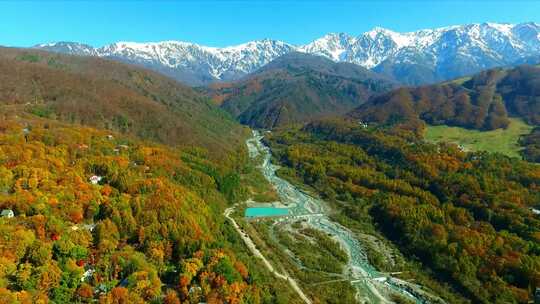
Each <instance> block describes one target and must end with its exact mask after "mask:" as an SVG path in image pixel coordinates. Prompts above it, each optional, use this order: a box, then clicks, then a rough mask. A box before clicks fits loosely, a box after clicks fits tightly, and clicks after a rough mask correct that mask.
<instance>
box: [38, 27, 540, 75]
mask: <svg viewBox="0 0 540 304" xmlns="http://www.w3.org/2000/svg"><path fill="white" fill-rule="evenodd" d="M36 48H41V49H45V50H49V51H55V52H62V53H69V54H76V55H90V56H100V57H107V58H113V59H117V60H121V61H125V62H129V63H135V64H140V65H143V66H146V67H149V68H151V69H154V70H157V71H160V72H163V73H165V74H168V75H170V76H173V77H175V78H177V79H179V80H180V81H184V82H187V83H189V84H192V85H200V84H205V83H209V82H213V81H228V80H235V79H238V78H240V77H242V76H244V75H246V74H248V73H251V72H253V71H255V70H257V69H258V68H260V67H262V66H263V65H265V64H267V63H269V62H270V61H272V60H273V59H275V58H277V57H279V56H281V55H284V54H287V53H290V52H294V51H296V52H304V53H309V54H316V55H322V56H325V57H328V58H330V59H331V60H333V61H336V62H351V63H355V64H358V65H360V66H363V67H366V68H369V69H372V70H374V71H376V72H379V73H383V74H387V75H390V76H393V77H394V78H396V79H397V80H400V81H402V82H404V83H409V84H419V83H427V82H434V81H439V80H446V79H451V78H455V77H460V76H463V75H466V74H471V73H475V72H477V71H479V70H482V69H486V68H491V67H495V66H504V65H510V64H514V63H516V62H528V61H527V60H528V58H537V57H538V56H539V55H540V25H539V24H537V23H532V22H530V23H521V24H515V25H514V24H502V23H482V24H468V25H461V26H451V27H444V28H438V29H426V30H419V31H416V32H409V33H398V32H394V31H391V30H388V29H384V28H374V29H373V30H371V31H369V32H366V33H363V34H361V35H359V36H356V37H354V36H351V35H348V34H344V33H339V34H328V35H325V36H324V37H321V38H319V39H317V40H315V41H313V42H311V43H309V44H306V45H302V46H294V45H291V44H287V43H285V42H281V41H276V40H269V39H265V40H258V41H251V42H248V43H245V44H241V45H237V46H232V47H225V48H214V47H206V46H201V45H197V44H194V43H188V42H179V41H164V42H155V43H134V42H118V43H113V44H111V45H107V46H104V47H101V48H92V47H91V46H88V45H85V44H80V43H71V42H59V43H49V44H42V45H37V46H36Z"/></svg>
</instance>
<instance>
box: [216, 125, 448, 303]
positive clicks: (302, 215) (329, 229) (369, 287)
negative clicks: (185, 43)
mask: <svg viewBox="0 0 540 304" xmlns="http://www.w3.org/2000/svg"><path fill="white" fill-rule="evenodd" d="M262 139H263V136H262V135H260V133H259V132H257V131H253V137H252V138H250V139H248V140H247V142H246V143H247V146H248V150H249V153H250V157H252V158H257V157H259V156H260V157H261V159H262V163H261V164H260V170H261V171H262V173H263V175H264V176H265V178H266V179H267V180H268V181H269V182H270V183H271V184H272V185H273V187H274V188H275V189H276V191H277V193H278V196H279V198H280V202H281V204H282V205H284V206H285V207H286V208H287V209H288V210H289V214H288V215H285V216H278V217H276V219H274V220H271V219H268V220H266V219H265V217H264V216H263V217H262V218H261V220H262V221H264V224H263V225H265V227H266V229H268V232H269V235H268V236H269V237H271V238H272V239H273V241H275V242H277V243H278V248H277V249H278V250H284V251H285V252H290V250H291V249H292V248H288V247H287V245H286V244H287V243H285V245H284V244H283V243H281V242H280V241H279V240H278V238H276V234H279V231H282V230H285V231H290V230H291V229H292V230H293V231H294V230H295V229H293V227H298V226H301V227H310V229H315V231H321V232H322V233H323V234H326V235H327V236H328V237H329V239H328V240H329V241H330V242H332V241H334V242H336V244H334V245H332V246H336V245H337V246H339V247H341V248H342V250H343V253H344V254H346V258H345V259H344V261H346V263H345V264H344V265H343V266H344V267H343V270H342V272H340V273H334V274H331V273H329V275H331V276H332V277H333V278H330V279H326V281H322V282H311V283H310V284H311V285H320V284H330V285H331V284H332V283H335V282H344V283H350V284H352V286H354V288H355V289H356V292H355V296H354V299H356V301H359V302H360V303H390V302H391V297H394V298H396V297H404V299H408V300H409V301H412V302H414V303H424V302H429V303H444V301H442V300H441V299H439V298H438V297H435V296H433V295H430V293H429V292H427V291H425V290H423V289H422V288H421V287H420V286H418V285H416V284H412V283H409V282H407V281H404V280H401V279H398V278H397V277H393V276H392V275H391V274H390V273H382V272H379V271H377V270H376V269H375V268H374V267H373V266H372V265H371V264H370V263H369V260H368V258H367V254H366V251H365V249H364V247H363V245H362V244H361V243H360V242H359V240H358V239H357V238H356V236H355V235H354V234H353V233H352V232H351V231H350V230H348V229H347V228H345V227H344V226H342V225H340V224H338V223H336V222H334V221H332V220H331V219H330V218H329V217H328V215H327V213H328V208H329V206H328V205H327V204H326V203H325V202H323V201H322V200H320V199H318V198H315V197H313V196H310V195H309V194H307V193H306V192H304V191H302V190H300V189H297V188H296V187H295V186H293V185H292V184H291V183H289V182H287V181H285V180H284V179H282V178H280V177H278V176H277V175H276V171H277V169H278V168H279V167H278V166H276V165H274V164H272V162H271V157H272V156H271V153H270V150H269V148H268V147H266V146H265V145H264V144H263V143H262ZM252 205H253V203H252ZM232 211H233V209H228V210H227V211H226V216H227V217H228V218H229V219H230V220H231V221H233V225H235V227H237V224H236V222H234V220H233V219H232V218H230V217H229V215H230V214H231V213H232ZM251 221H256V222H259V220H258V219H255V220H248V221H246V223H245V224H246V225H250V224H249V223H250V222H251ZM257 225H258V224H257ZM304 229H308V228H304ZM237 231H238V233H239V234H241V235H242V237H243V238H245V242H246V245H248V247H250V248H251V250H252V251H253V253H254V255H255V257H256V258H261V259H263V261H264V263H265V264H266V265H267V267H268V268H269V270H271V271H272V272H274V273H275V274H276V276H277V277H278V278H282V279H284V278H286V279H287V280H288V281H290V283H291V285H292V286H293V288H294V289H295V290H297V292H298V293H299V295H300V296H301V298H303V299H304V301H305V302H306V303H311V301H310V300H309V299H307V298H306V296H305V295H304V293H303V292H302V291H301V290H299V288H298V284H297V283H296V281H294V279H291V278H289V277H288V275H283V274H280V273H277V272H276V271H275V270H274V268H273V266H271V263H270V262H269V261H268V260H267V259H266V258H265V257H264V256H263V255H262V254H261V252H260V251H259V250H258V249H257V248H256V246H255V245H254V244H253V242H252V241H251V239H249V236H248V235H247V234H245V232H244V231H243V230H240V228H237ZM289 233H290V232H289ZM268 236H267V237H268ZM293 257H294V255H293V256H289V258H293ZM303 258H304V257H296V258H293V261H299V260H298V259H300V260H302V259H303ZM293 263H296V266H297V267H300V268H301V269H303V271H308V270H312V269H309V268H305V265H304V266H302V262H293ZM279 264H280V265H283V264H282V263H279ZM285 271H287V270H285ZM288 271H291V270H288ZM301 271H302V270H301ZM303 283H304V284H306V282H303ZM311 292H313V291H311ZM316 297H317V296H316ZM405 301H407V300H405ZM339 303H345V302H339Z"/></svg>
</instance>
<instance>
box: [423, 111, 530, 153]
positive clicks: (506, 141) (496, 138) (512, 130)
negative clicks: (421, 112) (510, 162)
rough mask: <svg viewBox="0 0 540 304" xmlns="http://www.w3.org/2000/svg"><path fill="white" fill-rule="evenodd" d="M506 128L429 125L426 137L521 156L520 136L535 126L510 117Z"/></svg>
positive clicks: (469, 148) (477, 149)
mask: <svg viewBox="0 0 540 304" xmlns="http://www.w3.org/2000/svg"><path fill="white" fill-rule="evenodd" d="M510 121H511V123H510V125H509V126H508V128H506V129H496V130H492V131H479V130H470V129H465V128H460V127H450V126H446V125H440V126H428V127H427V130H426V134H425V139H426V140H427V141H431V142H451V143H455V144H458V145H462V146H463V147H464V148H465V149H466V150H470V151H488V152H492V153H495V152H497V153H502V154H505V155H507V156H510V157H521V156H520V154H519V151H520V150H521V147H520V146H519V144H518V140H519V137H520V136H522V135H525V134H529V133H530V132H531V130H532V129H533V126H531V125H529V124H527V123H525V122H524V121H523V120H521V119H518V118H510Z"/></svg>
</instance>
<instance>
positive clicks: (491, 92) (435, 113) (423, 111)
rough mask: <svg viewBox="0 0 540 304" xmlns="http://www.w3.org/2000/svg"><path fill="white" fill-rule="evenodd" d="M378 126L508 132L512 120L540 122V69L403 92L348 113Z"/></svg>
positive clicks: (493, 73) (495, 73)
mask: <svg viewBox="0 0 540 304" xmlns="http://www.w3.org/2000/svg"><path fill="white" fill-rule="evenodd" d="M350 115H351V116H352V117H354V118H358V119H362V120H366V121H374V122H379V123H395V122H399V121H404V120H422V121H425V122H427V123H428V124H434V125H438V124H446V125H452V126H461V127H466V128H472V129H480V130H493V129H497V128H505V127H506V126H507V125H508V123H509V121H508V116H514V117H520V118H523V119H524V120H525V121H526V122H527V123H529V124H532V125H538V124H540V67H538V66H520V67H517V68H513V69H508V70H505V69H494V70H488V71H485V72H482V73H479V74H477V75H475V76H473V77H470V78H464V79H458V80H455V81H451V82H445V83H441V84H437V85H431V86H422V87H412V88H399V89H397V90H394V91H392V92H389V93H387V94H383V95H381V96H376V97H374V98H372V99H371V100H370V101H369V102H368V103H365V104H364V105H362V106H360V107H359V108H358V109H356V110H355V111H353V112H352V113H351V114H350Z"/></svg>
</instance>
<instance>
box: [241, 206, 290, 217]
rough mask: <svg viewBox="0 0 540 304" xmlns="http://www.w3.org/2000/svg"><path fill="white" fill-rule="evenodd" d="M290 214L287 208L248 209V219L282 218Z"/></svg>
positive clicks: (246, 214)
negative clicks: (262, 217)
mask: <svg viewBox="0 0 540 304" xmlns="http://www.w3.org/2000/svg"><path fill="white" fill-rule="evenodd" d="M287 214H289V209H287V208H273V207H265V208H263V207H260V208H247V209H246V213H245V216H246V217H261V216H282V215H287Z"/></svg>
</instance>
